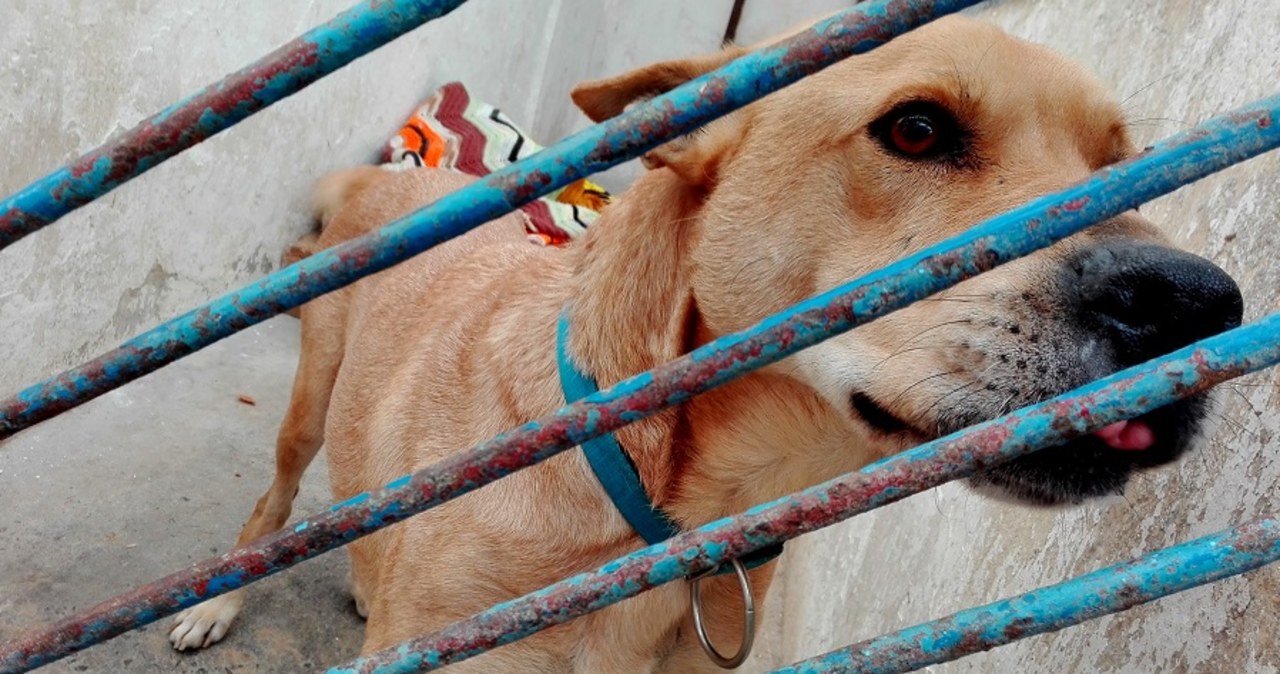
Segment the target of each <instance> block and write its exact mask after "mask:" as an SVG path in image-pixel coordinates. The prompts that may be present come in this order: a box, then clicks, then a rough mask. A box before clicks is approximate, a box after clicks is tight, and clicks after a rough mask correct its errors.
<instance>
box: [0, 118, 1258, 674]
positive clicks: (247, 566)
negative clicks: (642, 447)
mask: <svg viewBox="0 0 1280 674" xmlns="http://www.w3.org/2000/svg"><path fill="white" fill-rule="evenodd" d="M1277 114H1280V97H1273V98H1269V99H1265V100H1263V101H1260V102H1258V103H1254V104H1252V105H1249V106H1246V107H1244V108H1240V109H1238V110H1236V111H1234V112H1232V113H1229V114H1227V115H1224V116H1221V117H1216V118H1214V119H1212V120H1209V121H1208V122H1206V123H1204V124H1202V125H1200V126H1197V127H1195V128H1193V129H1191V130H1189V131H1186V132H1183V133H1181V134H1178V135H1176V136H1173V137H1171V138H1169V139H1167V140H1165V141H1162V142H1160V143H1158V144H1156V145H1155V146H1153V147H1152V149H1151V150H1149V151H1148V152H1145V153H1143V154H1142V155H1139V156H1137V157H1133V158H1131V159H1129V160H1126V161H1124V162H1121V163H1119V164H1116V165H1113V166H1110V167H1107V168H1104V169H1102V170H1100V171H1098V172H1097V173H1095V174H1093V175H1092V176H1090V177H1089V178H1088V179H1087V180H1085V181H1083V182H1081V183H1079V184H1077V185H1075V186H1073V187H1070V188H1068V189H1066V190H1063V191H1061V192H1057V193H1054V194H1051V195H1047V196H1044V197H1041V198H1040V199H1037V200H1035V201H1032V202H1030V203H1028V204H1025V205H1023V206H1021V207H1019V208H1017V209H1014V210H1012V211H1009V212H1008V213H1005V214H1002V215H1000V216H997V217H995V218H993V219H991V220H989V221H987V222H986V223H983V224H982V225H979V226H977V227H975V228H973V229H971V230H969V231H968V232H965V233H964V234H961V235H960V236H957V237H954V238H952V239H949V240H947V241H944V242H942V243H940V244H938V245H936V246H933V247H931V248H929V249H926V250H924V251H922V252H920V253H917V254H916V255H913V256H911V257H908V258H906V259H903V260H900V261H898V262H896V263H894V264H892V265H889V266H888V267H885V268H883V269H881V270H878V271H876V272H874V273H872V274H869V275H867V276H865V277H862V278H860V279H857V280H855V281H851V282H849V283H847V284H845V285H842V286H840V287H838V288H836V289H834V290H831V291H829V292H827V293H824V294H822V295H819V296H817V297H814V298H812V299H810V300H807V301H805V302H802V303H800V304H798V305H796V306H794V307H791V308H790V309H788V310H786V311H783V312H781V313H778V314H775V315H774V316H772V317H770V318H768V319H766V320H764V321H762V322H761V323H759V324H757V325H756V326H753V327H752V328H750V329H748V330H746V331H743V332H740V333H735V334H732V335H727V336H725V337H721V338H719V339H717V340H715V341H713V342H711V343H709V344H707V345H705V346H702V347H700V348H698V349H696V350H694V351H693V352H692V353H690V354H688V355H686V356H682V357H681V358H678V359H676V360H674V361H672V362H669V363H666V364H664V365H662V366H660V367H658V368H655V369H654V370H651V371H649V372H645V373H642V374H640V375H637V376H635V377H632V378H630V379H628V380H626V381H623V382H620V383H619V384H617V385H615V386H613V387H612V388H610V389H608V390H606V391H601V392H599V393H597V394H594V395H592V396H588V397H587V398H585V399H583V400H581V401H578V402H576V403H574V404H572V405H568V406H566V407H564V408H562V409H560V410H559V411H558V412H556V413H555V414H553V415H550V416H547V417H543V418H541V419H538V420H536V421H533V422H530V423H528V424H525V425H524V426H521V427H520V428H518V429H515V430H513V431H510V432H507V433H504V434H502V435H499V436H497V437H495V438H493V439H491V440H489V441H487V442H485V443H482V444H480V445H478V446H477V447H475V448H473V450H472V451H471V452H467V453H461V454H458V455H456V456H454V457H452V458H450V459H449V460H446V461H443V462H441V463H439V464H436V465H434V466H431V467H429V468H426V469H424V470H422V471H419V472H418V473H415V474H413V475H407V476H405V477H403V478H400V479H398V480H396V481H394V482H392V483H390V484H388V485H387V486H386V487H385V488H383V489H382V490H380V491H378V492H376V493H368V492H366V493H364V494H361V495H360V496H358V497H356V498H354V499H351V500H350V501H347V502H345V503H341V504H337V505H335V506H333V507H332V508H331V509H330V511H329V512H327V513H324V514H321V515H316V516H312V517H309V518H307V519H304V520H303V521H302V522H301V523H299V524H298V525H297V526H296V527H295V528H294V529H293V530H292V531H286V532H279V533H277V534H274V535H272V536H268V537H265V538H263V539H260V540H258V541H255V542H254V543H250V544H249V545H246V546H244V547H242V548H237V549H235V550H232V551H231V552H228V553H226V554H225V555H222V556H220V557H216V558H213V559H209V560H205V561H204V562H201V563H199V564H196V565H194V566H192V567H189V568H188V569H186V570H184V571H181V572H178V573H175V574H172V575H170V576H168V577H166V578H163V579H161V580H158V581H156V582H154V583H151V584H149V585H147V586H144V587H141V588H138V589H136V590H133V591H132V592H129V593H126V594H124V595H120V596H118V597H115V598H113V599H110V600H108V601H106V602H104V603H102V604H99V605H98V606H95V607H93V608H90V609H88V610H86V611H84V612H81V613H78V614H76V615H74V616H71V617H69V618H66V619H64V620H63V621H61V622H59V623H56V624H54V625H52V626H49V627H46V628H44V629H41V630H37V631H35V632H33V633H32V634H30V635H27V636H25V637H23V638H22V639H20V640H18V641H15V642H12V643H9V644H4V645H2V646H0V672H11V671H25V670H26V669H29V668H31V667H34V666H37V665H39V664H41V663H43V662H48V661H51V660H53V659H57V658H60V657H63V656H65V655H67V654H69V653H72V652H75V651H77V650H80V649H83V648H85V647H87V646H89V645H92V644H93V643H96V642H98V641H101V640H104V639H107V638H110V637H113V636H116V635H118V634H121V633H123V632H126V631H128V630H131V629H135V628H137V627H141V626H142V625H146V624H148V623H150V622H153V621H155V620H157V619H159V618H161V617H163V616H165V615H168V614H171V613H174V612H176V611H178V610H181V609H183V608H186V607H188V606H191V605H194V604H196V603H199V602H200V601H203V600H205V599H208V598H211V597H213V596H216V595H219V594H223V593H225V592H229V591H231V590H234V589H236V588H238V587H242V586H243V585H246V584H248V583H250V582H252V581H254V580H257V579H259V578H262V577H265V576H268V575H271V574H273V573H277V572H279V571H281V570H283V569H285V568H287V567H289V566H292V565H293V564H296V563H298V562H301V561H303V560H306V559H309V558H311V557H314V556H316V555H319V554H321V553H324V552H327V551H329V550H332V549H334V548H336V547H339V546H341V545H344V544H346V543H348V542H350V541H352V540H354V539H356V538H359V537H361V536H365V535H368V534H369V533H372V532H374V531H377V530H378V529H381V528H382V527H385V526H389V525H391V524H394V523H396V522H399V521H402V520H404V519H406V518H408V517H410V516H412V515H414V514H416V513H419V512H422V511H424V510H427V509H429V508H432V507H434V506H436V505H438V504H440V503H443V502H445V501H447V500H449V499H452V498H455V497H457V496H460V495H462V494H465V493H468V492H470V491H473V490H475V489H478V488H480V487H482V486H484V485H485V484H488V483H490V482H492V481H494V480H496V479H498V478H500V477H503V476H504V475H507V474H510V473H511V472H514V471H516V470H519V469H521V468H524V467H527V466H530V465H532V464H534V463H537V462H539V461H542V460H544V459H546V458H548V457H551V456H554V455H555V454H558V453H560V452H562V451H565V450H566V449H569V448H571V447H575V446H577V445H579V444H581V443H582V442H583V441H585V440H588V439H590V438H592V437H596V436H598V435H601V434H604V433H608V432H611V431H614V430H617V429H618V428H620V427H622V426H625V425H626V424H629V423H631V422H634V421H637V420H639V419H642V418H644V417H647V416H650V415H652V414H654V413H656V412H657V411H659V410H661V409H664V408H666V407H670V406H672V405H675V404H678V403H681V402H683V401H685V400H687V399H688V398H689V397H690V396H692V395H696V394H698V393H702V392H704V391H707V390H710V389H711V388H714V387H716V386H719V385H721V384H723V383H725V382H727V381H730V380H732V379H734V378H736V377H739V376H742V375H743V374H746V373H747V372H750V371H752V370H755V369H758V368H760V367H763V366H765V365H768V364H770V363H775V362H777V361H779V360H781V359H783V358H785V357H787V356H789V355H791V354H793V353H795V352H797V351H799V350H801V349H803V348H806V347H808V346H812V345H814V344H816V343H818V342H821V341H823V340H825V339H828V338H830V337H832V336H834V335H837V334H840V333H843V332H847V331H849V330H851V329H853V328H854V327H856V326H858V325H861V324H864V323H866V322H868V321H870V320H872V319H874V318H876V317H878V316H881V315H884V314H886V313H888V312H890V311H892V310H894V309H897V308H899V307H902V306H905V305H907V304H910V303H911V302H913V301H915V300H917V299H920V298H922V297H925V296H927V295H929V294H932V293H934V292H937V291H939V290H942V289H944V288H947V287H949V286H951V285H954V284H956V283H958V282H960V281H961V280H964V279H965V278H969V277H972V276H974V275H976V274H978V273H981V272H982V271H986V270H988V269H991V268H992V267H995V266H997V265H999V264H1002V263H1004V262H1006V261H1008V260H1011V259H1014V258H1017V257H1020V256H1022V255H1026V254H1028V253H1030V252H1032V251H1034V250H1037V249H1039V248H1043V247H1045V246H1048V245H1050V244H1052V243H1053V242H1055V241H1058V240H1061V239H1062V238H1065V237H1067V236H1070V235H1071V234H1073V233H1075V232H1078V231H1080V230H1082V229H1084V228H1085V227H1087V226H1088V225H1089V224H1091V223H1094V222H1097V221H1100V220H1103V219H1105V218H1108V217H1111V216H1114V215H1116V214H1119V213H1123V212H1124V211H1127V210H1129V209H1131V208H1132V207H1134V206H1135V205H1137V204H1140V203H1142V202H1144V201H1148V200H1150V199H1153V198H1155V197H1157V196H1160V195H1162V194H1165V193H1168V192H1170V191H1172V190H1174V189H1176V188H1177V187H1178V186H1180V185H1183V184H1185V183H1188V182H1191V181H1193V180H1196V179H1198V178H1201V177H1204V176H1206V175H1209V174H1211V173H1213V172H1215V171H1217V170H1220V169H1222V168H1225V167H1227V166H1230V165H1231V164H1234V163H1236V162H1239V161H1243V160H1244V159H1247V158H1249V157H1251V156H1255V155H1257V154H1260V153H1262V152H1264V151H1266V150H1268V149H1271V148H1274V147H1277V146H1280V126H1278V125H1276V124H1274V123H1273V120H1274V119H1275V118H1276V116H1277Z"/></svg>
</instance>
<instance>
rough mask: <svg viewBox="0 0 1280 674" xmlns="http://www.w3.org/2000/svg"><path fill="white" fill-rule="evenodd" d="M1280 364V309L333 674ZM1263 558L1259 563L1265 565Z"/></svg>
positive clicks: (426, 650)
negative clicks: (1243, 324)
mask: <svg viewBox="0 0 1280 674" xmlns="http://www.w3.org/2000/svg"><path fill="white" fill-rule="evenodd" d="M1277 362H1280V313H1276V314H1272V315H1270V316H1268V317H1267V318H1265V319H1263V320H1261V321H1258V322H1257V323H1254V324H1251V325H1247V326H1245V327H1242V328H1237V329H1235V330H1232V331H1230V332H1226V333H1223V334H1220V335H1217V336H1214V337H1211V338H1209V339H1206V340H1203V341H1200V342H1197V343H1195V344H1193V345H1191V346H1189V347H1186V348H1184V349H1180V350H1178V351H1176V352H1174V353H1173V354H1170V355H1168V356H1164V357H1162V358H1158V359H1156V360H1153V361H1150V362H1148V363H1144V364H1142V365H1139V366H1137V367H1133V368H1129V369H1127V370H1123V371H1121V372H1118V373H1116V374H1113V375H1111V376H1109V377H1106V378H1105V379H1101V380H1098V381H1096V382H1093V383H1091V384H1087V385H1085V386H1083V387H1081V388H1079V389H1076V390H1075V391H1072V392H1070V393H1066V394H1063V395H1061V396H1058V397H1056V398H1054V399H1052V400H1049V401H1046V402H1043V403H1039V404H1037V405H1033V406H1030V407H1026V408H1023V409H1021V410H1019V411H1017V412H1014V413H1013V414H1010V415H1008V416H1004V417H1001V418H999V419H994V420H992V421H988V422H985V423H982V424H978V425H976V426H972V427H970V428H967V429H965V430H963V431H959V432H957V433H953V434H951V435H948V436H946V437H944V438H941V439H939V440H934V441H932V442H929V443H926V444H923V445H920V446H919V447H916V448H914V449H911V450H908V451H906V452H903V453H901V454H897V455H895V456H892V457H889V458H887V459H884V460H881V461H879V462H876V463H874V464H872V465H869V466H867V467H865V468H863V469H862V470H860V471H857V472H854V473H849V474H846V475H843V476H841V477H838V478H835V479H833V480H830V481H828V482H825V483H823V484H820V485H818V486H816V487H811V488H809V489H805V490H804V491H801V492H797V493H795V494H792V495H790V496H785V497H783V498H781V499H778V500H776V501H773V502H771V503H766V504H764V505H759V506H756V507H754V508H752V509H750V510H748V511H746V512H745V513H742V514H740V515H736V516H734V517H729V518H724V519H721V520H718V521H716V522H712V523H710V524H707V525H706V526H703V527H701V528H699V529H695V530H693V531H689V532H686V533H683V534H680V535H679V536H676V537H674V538H672V539H670V540H668V541H666V542H663V543H659V544H657V545H651V546H649V547H647V548H645V549H643V550H640V551H638V552H634V553H632V554H629V555H626V556H624V557H620V558H618V559H616V560H614V561H612V562H610V563H608V564H606V565H604V566H602V567H600V568H599V569H598V570H596V571H594V572H591V573H583V574H579V575H577V576H574V577H572V578H569V579H567V580H563V581H560V582H559V583H556V584H554V585H551V586H549V587H546V588H543V589H541V590H538V591H537V592H533V593H531V594H527V595H525V596H523V597H520V598H518V599H514V600H512V601H508V602H505V603H503V604H499V605H497V606H495V607H493V608H491V609H488V610H486V611H484V612H482V613H479V614H477V615H475V616H473V617H471V618H469V619H467V620H463V621H461V622H457V623H454V624H452V625H450V626H448V627H446V628H444V629H442V630H440V631H438V632H436V633H434V634H430V635H427V636H424V637H420V638H418V639H414V640H412V641H408V642H405V643H403V644H400V645H399V646H395V647H392V648H388V649H386V650H383V651H380V652H378V653H374V654H372V655H368V656H365V657H362V658H359V659H357V660H356V661H355V662H353V663H351V664H349V665H347V666H345V667H336V668H334V669H330V670H329V674H402V673H404V672H420V671H429V670H434V669H438V668H440V667H443V666H444V665H446V664H450V663H453V662H459V661H461V660H465V659H467V658H470V657H472V656H475V655H478V654H480V653H483V652H485V651H488V650H491V649H493V648H496V647H498V646H502V645H504V644H509V643H511V642H513V641H517V640H519V639H523V638H524V637H527V636H530V635H532V634H535V633H537V632H539V631H541V630H543V629H546V628H548V627H551V626H553V625H558V624H561V623H564V622H568V621H569V620H572V619H573V618H576V617H578V616H581V615H585V614H587V613H590V612H592V611H598V610H600V609H602V608H605V607H606V606H609V605H612V604H615V603H617V602H619V601H622V600H623V599H627V598H629V597H633V596H635V595H637V594H640V593H641V592H644V591H646V590H649V589H652V588H654V587H657V586H658V585H662V584H664V583H669V582H671V581H674V580H680V579H682V578H687V577H689V576H692V575H696V574H698V573H701V572H702V571H705V570H707V569H711V568H715V567H716V566H719V565H720V564H722V563H724V562H726V561H728V560H730V559H734V558H738V557H742V556H744V555H747V554H750V553H752V552H755V551H758V550H763V549H766V548H768V547H770V546H775V545H779V544H781V543H783V542H785V541H787V540H790V539H792V538H795V537H796V536H799V535H801V534H804V533H808V532H810V531H814V530H816V529H820V528H822V527H826V526H830V525H832V524H835V523H837V522H841V521H844V520H846V519H848V518H850V517H853V516H854V515H858V514H860V513H863V512H866V511H868V510H871V509H873V508H878V507H880V506H883V505H886V504H888V503H892V502H894V501H898V500H901V499H904V498H906V497H908V496H910V495H912V494H916V493H919V492H921V491H924V490H926V489H929V488H931V487H936V486H938V485H940V484H942V483H944V482H947V481H949V480H954V479H958V478H961V477H966V476H968V475H971V474H973V473H974V472H976V471H977V470H980V469H982V468H986V467H990V466H993V465H996V464H999V463H1002V462H1004V461H1008V460H1010V459H1014V458H1017V457H1019V456H1024V455H1026V454H1029V453H1031V452H1033V451H1035V450H1038V449H1043V448H1045V447H1051V446H1055V445H1059V444H1062V443H1063V442H1065V441H1067V440H1070V439H1072V438H1076V437H1079V436H1081V435H1084V434H1086V433H1089V432H1092V431H1095V430H1097V429H1099V428H1102V427H1103V426H1105V425H1107V424H1109V423H1113V422H1116V421H1120V420H1122V419H1131V418H1133V417H1136V416H1140V415H1142V414H1145V413H1147V412H1150V411H1151V410H1154V409H1156V408H1158V407H1162V406H1164V405H1167V404H1169V403H1171V402H1174V401H1175V400H1178V399H1180V398H1183V397H1186V396H1189V395H1193V394H1195V393H1198V392H1201V391H1204V390H1206V389H1208V388H1209V387H1211V386H1213V385H1216V384H1218V383H1221V382H1222V381H1225V380H1227V379H1231V378H1233V377H1238V376H1240V375H1242V374H1245V373H1247V372H1253V371H1256V370H1259V369H1262V368H1265V367H1269V366H1272V365H1275V364H1276V363H1277ZM1259 557H1260V556H1259ZM1243 561H1244V560H1243V559H1242V563H1243ZM1255 561H1256V563H1253V566H1257V565H1258V564H1261V563H1262V561H1257V560H1255ZM1250 563H1252V562H1250ZM1249 568H1252V567H1249ZM1200 570H1201V569H1200V568H1199V567H1184V568H1182V569H1181V570H1178V569H1170V570H1167V573H1166V575H1165V577H1164V581H1165V582H1167V583H1168V584H1169V585H1170V586H1172V585H1173V584H1174V583H1175V582H1186V581H1185V580H1184V579H1182V578H1181V575H1182V574H1183V573H1189V574H1191V575H1192V576H1193V579H1192V581H1194V580H1196V579H1199V578H1200V577H1201V576H1200V575H1196V574H1197V573H1198V572H1199V571H1200ZM1155 587H1156V586H1155V585H1152V586H1150V587H1148V588H1147V590H1151V589H1154V588H1155ZM1116 599H1117V600H1122V599H1123V597H1117V598H1116ZM999 624H1002V625H1003V623H999ZM948 634H950V633H949V632H948ZM874 671H878V670H874ZM894 671H896V670H894Z"/></svg>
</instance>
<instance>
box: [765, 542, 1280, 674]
mask: <svg viewBox="0 0 1280 674" xmlns="http://www.w3.org/2000/svg"><path fill="white" fill-rule="evenodd" d="M1277 560H1280V520H1276V519H1271V518H1262V519H1256V520H1253V521H1250V522H1248V523H1246V524H1243V525H1241V526H1238V527H1234V528H1232V529H1228V530H1226V531H1222V532H1219V533H1216V534H1213V535H1210V536H1206V537H1204V538H1200V539H1197V540H1194V541H1191V542H1189V543H1183V544H1181V545H1176V546H1173V547H1170V548H1165V549H1164V550H1160V551H1157V552H1153V553H1151V554H1149V555H1146V556H1143V557H1140V558H1138V559H1135V560H1132V561H1129V562H1125V563H1123V564H1117V565H1115V566H1110V567H1107V568H1105V569H1099V570H1097V571H1094V572H1093V573H1090V574H1087V575H1084V576H1080V577H1078V578H1073V579H1071V580H1068V581H1064V582H1062V583H1058V584H1056V585H1050V586H1047V587H1042V588H1039V589H1037V590H1033V591H1031V592H1028V593H1025V594H1022V595H1019V596H1016V597H1012V598H1010V599H1004V600H1002V601H998V602H993V603H990V604H987V605H985V606H978V607H975V608H970V609H966V610H964V611H960V612H959V613H955V614H952V615H950V616H948V617H946V618H941V619H938V620H934V621H930V622H927V623H922V624H920V625H916V626H914V627H909V628H906V629H904V630H900V631H898V632H893V633H890V634H886V635H884V636H881V637H877V638H875V639H870V640H868V641H862V642H859V643H856V644H852V645H850V646H846V647H844V648H840V649H837V650H834V651H831V652H829V653H826V654H823V655H820V656H817V657H814V658H810V659H808V660H805V661H803V662H798V663H796V664H794V665H791V666H790V667H785V668H782V669H776V670H773V671H772V672H771V673H770V674H853V673H855V672H857V673H858V674H898V673H900V672H910V671H915V670H917V669H920V668H922V667H927V666H929V665H933V664H938V663H941V662H948V661H951V660H955V659H957V658H961V657H964V656H966V655H970V654H973V653H977V652H979V651H985V650H989V649H991V648H995V647H996V646H1001V645H1004V644H1007V643H1011V642H1013V641H1016V640H1018V639H1025V638H1026V637H1029V636H1035V635H1037V634H1044V633H1046V632H1052V631H1056V630H1060V629H1063V628H1066V627H1070V626H1072V625H1077V624H1080V623H1082V622H1084V621H1086V620H1092V619H1094V618H1098V617H1101V616H1104V615H1108V614H1111V613H1116V612H1119V611H1123V610H1126V609H1129V608H1132V607H1134V606H1137V605H1139V604H1145V603H1147V602H1150V601H1154V600H1156V599H1159V598H1161V597H1165V596H1168V595H1171V594H1174V593H1177V592H1183V591H1185V590H1189V589H1191V588H1193V587H1199V586H1201V585H1204V584H1206V583H1211V582H1214V581H1217V580H1221V579H1223V578H1227V577H1230V576H1234V575H1238V574H1241V573H1245V572H1247V571H1251V570H1253V569H1256V568H1258V567H1260V566H1263V565H1265V564H1271V563H1273V562H1276V561H1277Z"/></svg>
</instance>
